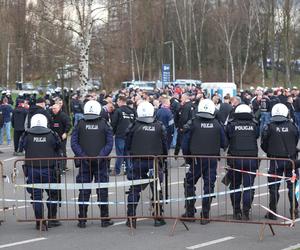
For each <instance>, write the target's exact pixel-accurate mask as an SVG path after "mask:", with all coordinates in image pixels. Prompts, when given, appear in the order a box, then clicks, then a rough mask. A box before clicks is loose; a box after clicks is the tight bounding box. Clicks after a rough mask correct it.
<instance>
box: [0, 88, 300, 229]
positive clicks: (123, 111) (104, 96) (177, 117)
mask: <svg viewBox="0 0 300 250" xmlns="http://www.w3.org/2000/svg"><path fill="white" fill-rule="evenodd" d="M12 105H14V103H13V100H12V99H11V95H10V93H7V92H6V93H2V104H1V106H0V111H2V116H3V126H2V128H1V131H0V143H1V142H2V143H3V131H6V137H7V144H10V123H11V125H12V127H13V128H14V154H15V155H20V154H22V152H23V150H25V158H41V157H53V156H55V155H56V156H58V155H59V154H60V155H62V156H67V154H66V142H67V138H68V135H69V133H70V130H71V128H72V126H73V130H72V134H71V140H70V142H71V148H72V150H73V152H74V155H75V156H76V157H82V158H84V157H95V156H101V157H103V156H108V155H110V154H111V151H112V149H113V144H115V149H116V155H117V156H118V158H117V160H116V161H115V165H114V167H111V166H110V162H109V161H108V160H101V161H100V160H90V161H80V162H78V163H77V167H78V175H77V178H76V182H77V183H90V182H92V181H93V179H94V182H95V183H105V182H109V174H110V175H113V176H118V175H121V174H123V173H124V174H126V175H127V178H128V179H129V180H139V179H146V178H149V172H150V173H151V169H153V159H151V158H145V157H143V156H145V155H154V156H155V155H168V154H170V153H171V152H172V151H170V150H171V149H172V148H173V149H174V155H175V157H178V155H179V154H180V151H182V154H183V155H184V156H185V157H186V158H185V164H186V165H187V166H189V170H188V172H187V173H186V175H185V179H184V194H185V197H186V201H185V213H184V214H183V215H182V219H183V220H188V221H193V219H194V218H195V213H196V209H195V202H196V198H195V196H196V193H195V191H196V183H197V181H198V180H199V178H201V177H202V178H203V180H204V187H203V189H204V194H210V193H213V192H214V185H215V181H216V176H217V159H216V158H209V157H207V156H218V155H220V149H221V148H223V149H224V150H226V149H228V150H227V155H230V156H238V157H257V156H258V148H259V147H258V141H257V139H258V138H259V137H261V148H262V150H263V151H264V152H265V153H266V154H267V156H268V157H279V158H290V159H294V160H295V159H296V158H297V143H298V138H299V134H298V133H299V132H298V128H299V125H300V96H299V90H298V89H297V88H296V87H295V88H293V89H283V88H276V89H263V88H260V87H258V88H257V89H252V88H251V89H250V90H247V91H240V93H239V94H238V95H237V96H229V95H225V96H223V97H222V96H220V95H219V94H218V91H217V90H216V92H215V93H214V94H213V95H212V96H210V95H209V94H208V93H206V92H205V91H204V90H202V89H201V88H199V87H196V86H191V87H187V88H181V87H179V86H173V85H169V86H167V87H165V88H164V89H155V90H154V91H153V92H146V91H143V90H140V89H120V90H118V91H116V92H113V93H107V92H106V91H105V90H102V91H101V92H100V93H99V94H97V93H94V92H93V93H88V94H86V95H85V96H82V95H81V94H80V92H79V91H77V92H75V93H71V91H68V90H67V89H63V90H61V89H59V88H58V89H56V91H55V94H53V95H51V94H50V93H46V95H45V96H43V97H38V96H37V95H35V96H34V95H28V94H23V93H20V94H19V96H18V98H17V99H16V104H15V108H14V109H13V108H12ZM57 138H59V140H57ZM48 142H49V143H50V144H48ZM41 145H44V148H43V146H41ZM37 149H38V150H37ZM58 151H59V152H60V153H58ZM126 155H129V156H131V157H132V158H131V160H129V158H126V157H124V158H122V156H126ZM189 155H193V156H197V157H196V158H189V157H188V156H189ZM201 156H206V157H201ZM50 163H51V164H50V165H51V167H50V168H52V167H54V164H55V162H54V161H53V162H50ZM227 164H228V166H230V169H229V170H228V173H227V176H226V177H227V181H225V182H226V184H229V188H230V190H235V189H239V187H240V186H241V185H243V186H244V187H251V186H252V185H253V183H254V180H255V175H251V174H247V173H241V172H237V171H235V170H234V169H243V170H247V171H251V172H255V171H256V170H257V169H258V168H259V161H258V160H253V159H247V158H245V159H232V160H228V162H227ZM62 165H63V171H66V170H67V166H66V164H65V163H64V164H62ZM26 166H27V168H28V169H27V171H26V172H27V176H28V179H27V182H28V183H30V184H32V183H40V182H49V179H47V175H49V174H50V175H51V176H52V177H53V175H52V173H49V172H47V171H46V170H43V171H41V169H43V167H44V168H46V167H47V168H49V162H47V164H46V162H41V161H40V162H39V163H38V165H35V164H32V163H30V162H26ZM164 167H165V164H164V162H163V161H162V162H161V164H160V170H161V172H160V173H159V179H160V181H161V182H162V176H163V172H162V171H163V168H164ZM269 173H270V174H275V175H276V174H278V175H282V174H283V173H284V174H285V176H286V177H291V176H292V168H291V166H290V165H289V164H288V162H287V161H271V163H270V168H269ZM40 175H42V176H43V177H45V178H44V179H43V178H42V179H41V178H40ZM150 175H151V174H150ZM29 176H31V177H30V178H29ZM274 180H276V178H273V177H272V178H271V177H270V178H268V181H269V182H274ZM52 181H55V180H54V179H52ZM279 186H280V183H279V184H278V183H277V184H274V185H270V186H269V191H270V204H269V207H270V209H271V210H272V213H270V212H269V213H267V214H266V216H265V217H266V218H267V219H272V220H275V219H276V218H277V217H276V209H277V203H278V199H279V192H278V190H279ZM288 189H289V200H290V205H291V206H290V212H291V217H292V218H295V217H298V203H297V201H296V204H295V208H294V207H293V200H294V197H293V185H292V183H291V182H290V181H288ZM142 190H143V186H142V185H135V186H132V187H130V189H129V191H128V197H127V199H128V205H127V216H128V217H129V218H133V219H128V221H127V226H130V227H136V219H135V216H136V208H137V205H138V202H139V199H140V193H141V191H142ZM151 190H152V192H154V189H153V186H152V185H151ZM29 192H30V193H31V196H32V199H35V200H41V199H42V198H41V197H42V196H41V190H39V191H37V190H36V189H29ZM90 194H91V190H87V189H82V190H79V198H78V202H79V215H78V218H79V222H78V227H80V228H84V227H86V217H87V210H88V205H87V204H85V203H86V202H88V201H89V199H90ZM48 195H49V197H50V196H51V198H50V200H51V201H55V200H57V199H58V194H56V193H55V192H54V191H53V190H52V191H51V192H50V191H49V190H48ZM97 195H98V201H99V202H101V205H99V207H100V211H101V218H102V222H101V225H102V227H107V226H110V225H112V224H113V222H112V221H111V220H109V219H105V217H108V216H109V207H108V205H107V204H106V203H107V202H108V189H107V188H99V189H97ZM157 195H158V197H159V198H160V199H163V193H162V191H160V192H159V194H156V197H157ZM230 196H231V202H232V206H233V217H234V219H236V220H249V219H250V217H249V216H250V212H251V204H252V201H253V197H254V190H253V189H247V190H245V191H244V192H243V194H242V192H241V191H239V192H233V193H232V194H231V195H230ZM211 200H212V197H207V198H203V199H202V211H201V218H202V219H203V220H201V224H207V223H208V222H209V215H210V204H211ZM102 203H103V204H102ZM36 204H39V205H36ZM33 206H34V211H35V216H36V218H37V219H43V213H42V212H41V211H42V204H41V203H33ZM47 206H48V219H51V220H50V221H49V223H48V226H49V227H53V226H58V225H60V222H59V221H58V220H55V218H56V211H57V208H56V207H57V204H55V203H53V202H52V203H49V204H47ZM153 209H154V211H155V214H158V215H159V216H161V215H162V214H163V207H162V204H154V205H153ZM154 223H155V224H154V225H155V226H161V225H164V224H165V221H164V220H163V219H162V218H156V219H155V221H154ZM40 227H43V229H44V230H46V228H47V224H45V223H44V222H43V224H42V225H41V224H40V222H38V223H37V228H40Z"/></svg>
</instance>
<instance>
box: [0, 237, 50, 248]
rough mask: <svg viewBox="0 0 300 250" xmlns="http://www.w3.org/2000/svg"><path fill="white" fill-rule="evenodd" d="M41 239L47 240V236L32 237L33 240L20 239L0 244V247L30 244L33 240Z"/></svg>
mask: <svg viewBox="0 0 300 250" xmlns="http://www.w3.org/2000/svg"><path fill="white" fill-rule="evenodd" d="M41 240H47V238H44V237H41V238H36V239H31V240H23V241H18V242H14V243H9V244H5V245H0V248H7V247H14V246H18V245H23V244H28V243H32V242H36V241H41Z"/></svg>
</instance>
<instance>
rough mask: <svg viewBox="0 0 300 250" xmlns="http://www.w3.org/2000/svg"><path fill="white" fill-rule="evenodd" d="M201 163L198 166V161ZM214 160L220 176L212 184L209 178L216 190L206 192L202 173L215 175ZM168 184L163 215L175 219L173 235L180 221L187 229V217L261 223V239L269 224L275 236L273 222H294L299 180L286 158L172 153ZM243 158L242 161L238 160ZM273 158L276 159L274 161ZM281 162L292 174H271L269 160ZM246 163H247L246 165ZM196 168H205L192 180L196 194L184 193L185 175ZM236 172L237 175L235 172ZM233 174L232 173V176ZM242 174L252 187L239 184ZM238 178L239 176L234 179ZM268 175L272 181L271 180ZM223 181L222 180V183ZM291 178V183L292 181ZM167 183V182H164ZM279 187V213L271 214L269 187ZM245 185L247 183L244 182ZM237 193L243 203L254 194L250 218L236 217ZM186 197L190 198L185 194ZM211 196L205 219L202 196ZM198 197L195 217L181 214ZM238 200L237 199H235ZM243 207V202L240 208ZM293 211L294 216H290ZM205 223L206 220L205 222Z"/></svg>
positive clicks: (291, 162) (193, 171) (203, 219)
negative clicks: (267, 215)
mask: <svg viewBox="0 0 300 250" xmlns="http://www.w3.org/2000/svg"><path fill="white" fill-rule="evenodd" d="M197 160H198V162H199V164H198V165H197V164H196V162H197ZM213 160H217V175H216V181H215V183H214V185H213V183H211V181H210V179H209V180H207V182H206V183H208V185H213V186H214V190H213V192H206V193H205V192H204V191H203V186H204V178H203V173H204V172H205V171H206V172H207V173H208V175H210V174H213V170H212V166H213ZM249 160H252V161H258V163H259V168H258V169H255V167H254V165H253V164H252V165H253V166H251V163H250V166H249V164H248V163H249ZM167 161H168V166H169V173H168V186H169V197H170V198H169V199H166V200H164V203H165V205H164V218H168V219H175V222H174V224H173V227H172V230H171V234H173V232H174V230H175V227H176V225H177V223H178V222H183V225H184V226H185V227H186V228H187V229H188V227H187V224H186V223H185V222H186V221H188V220H198V221H205V220H207V221H218V222H226V223H244V224H259V225H261V229H260V239H262V237H263V234H264V229H265V227H266V226H269V227H270V229H271V231H272V234H273V235H274V234H275V233H274V230H273V228H272V226H273V225H276V226H284V227H291V226H294V224H295V219H296V218H295V211H296V208H295V204H296V200H295V182H296V177H297V176H298V174H297V176H296V172H297V170H295V164H294V162H293V161H292V160H290V159H283V158H266V157H258V158H255V157H230V156H201V157H200V158H199V157H197V156H189V157H182V156H169V157H168V160H167ZM238 161H241V164H240V163H237V162H238ZM272 161H273V162H272ZM247 162H248V163H247ZM271 162H272V164H273V165H274V164H276V166H278V165H280V166H281V165H282V163H284V162H285V168H286V169H288V168H291V170H290V174H291V176H287V177H285V176H284V175H283V176H278V175H277V173H275V174H274V175H268V169H269V168H270V163H271ZM243 165H244V166H243ZM197 168H198V169H199V168H200V170H201V171H202V175H201V177H200V178H199V180H198V182H197V184H196V180H192V181H194V183H192V186H193V185H194V184H195V187H196V192H195V195H194V197H191V196H188V195H185V187H184V178H185V177H186V176H190V174H189V172H192V173H194V174H196V173H197ZM228 172H229V173H230V174H229V176H230V175H231V177H233V178H232V180H231V183H232V186H233V187H235V186H236V187H235V188H232V189H231V188H230V185H229V186H226V185H224V183H223V182H226V181H224V180H223V179H224V176H227V177H228ZM233 173H235V174H233ZM232 175H233V176H232ZM239 176H242V177H243V176H244V178H246V179H245V181H246V182H247V178H250V176H252V178H255V179H254V183H253V185H251V186H250V187H244V186H243V185H237V184H238V181H239V178H238V177H239ZM235 178H236V179H235ZM268 178H269V181H268ZM222 180H223V182H222ZM290 181H291V182H290ZM287 183H291V184H289V185H290V189H291V192H292V198H291V203H292V213H290V212H291V211H290V202H289V197H288V187H287ZM164 185H165V183H164ZM273 185H274V186H276V187H278V185H280V189H279V190H278V193H279V195H280V197H276V198H277V200H278V205H277V210H276V213H274V214H273V213H272V212H271V211H270V210H269V201H270V192H269V189H270V187H272V186H273ZM245 186H247V185H246V183H245ZM238 193H241V204H242V201H243V198H246V197H247V195H249V193H250V195H251V193H252V195H253V197H251V198H252V199H253V202H252V206H251V209H250V213H249V220H247V219H241V220H240V219H235V218H234V217H233V205H232V202H231V197H230V196H233V197H235V198H236V196H238ZM186 196H187V197H186ZM205 198H206V199H211V208H210V212H209V217H208V218H202V216H201V210H202V204H201V203H202V200H203V199H205ZM193 199H195V200H196V203H195V207H196V209H197V212H196V213H195V218H192V219H188V218H184V217H182V214H184V212H185V203H186V201H188V200H193ZM233 200H234V201H235V199H233ZM242 209H243V206H242V205H241V210H242ZM268 212H270V213H271V214H272V215H273V216H274V217H273V218H276V220H270V219H266V218H265V215H266V213H268ZM291 214H292V216H291ZM204 224H206V223H204Z"/></svg>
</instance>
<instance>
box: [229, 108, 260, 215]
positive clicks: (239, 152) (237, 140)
mask: <svg viewBox="0 0 300 250" xmlns="http://www.w3.org/2000/svg"><path fill="white" fill-rule="evenodd" d="M226 134H227V138H228V140H229V148H228V152H227V153H228V155H229V156H238V157H257V155H258V146H257V138H258V137H259V127H258V125H257V122H256V121H255V119H254V117H253V115H252V113H234V114H233V119H231V120H229V121H228V124H227V126H226ZM227 163H228V165H229V167H231V168H233V169H239V170H245V171H250V172H256V170H257V169H258V167H259V161H258V160H256V159H228V162H227ZM228 174H229V176H230V178H229V179H230V180H231V183H230V186H229V189H230V190H235V189H239V188H240V186H241V184H243V187H244V188H248V187H251V186H253V183H254V180H255V175H252V174H247V173H241V172H237V171H234V170H229V173H228ZM242 197H243V201H242V205H243V207H242V209H241V199H242ZM230 198H231V203H232V207H233V217H234V219H238V220H240V219H245V220H248V219H249V210H250V209H251V204H252V201H253V198H254V189H246V190H244V191H243V196H242V191H236V192H233V193H231V194H230Z"/></svg>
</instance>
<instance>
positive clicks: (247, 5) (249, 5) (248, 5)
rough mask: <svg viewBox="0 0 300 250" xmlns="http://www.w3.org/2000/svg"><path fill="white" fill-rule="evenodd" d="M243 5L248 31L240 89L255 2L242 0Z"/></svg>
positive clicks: (242, 75) (247, 55)
mask: <svg viewBox="0 0 300 250" xmlns="http://www.w3.org/2000/svg"><path fill="white" fill-rule="evenodd" d="M242 2H243V5H242V8H243V9H244V11H243V13H245V12H246V13H245V18H246V23H247V28H248V32H247V42H246V43H247V45H246V51H245V54H246V55H245V61H244V65H243V70H242V72H241V76H240V89H243V78H244V75H245V73H246V70H247V65H248V58H249V50H250V46H251V34H252V31H253V26H254V24H253V22H254V15H255V9H254V8H255V2H254V1H251V0H250V1H249V2H248V1H245V0H244V1H242Z"/></svg>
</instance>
